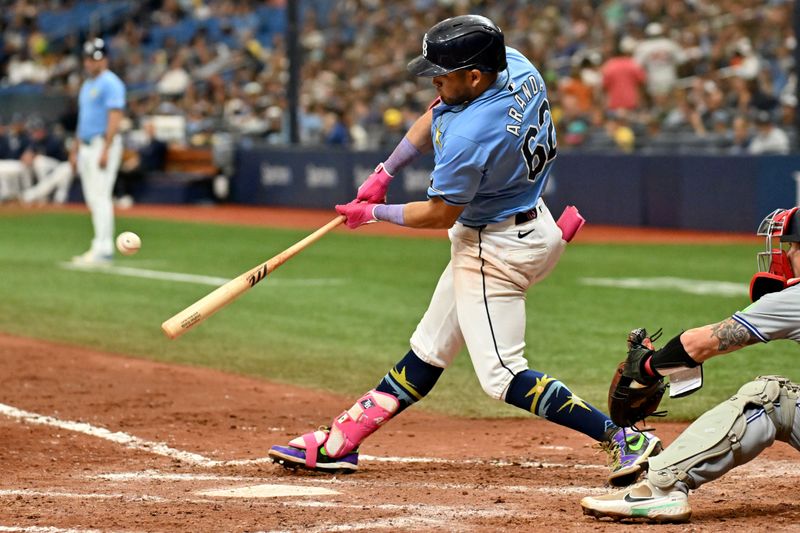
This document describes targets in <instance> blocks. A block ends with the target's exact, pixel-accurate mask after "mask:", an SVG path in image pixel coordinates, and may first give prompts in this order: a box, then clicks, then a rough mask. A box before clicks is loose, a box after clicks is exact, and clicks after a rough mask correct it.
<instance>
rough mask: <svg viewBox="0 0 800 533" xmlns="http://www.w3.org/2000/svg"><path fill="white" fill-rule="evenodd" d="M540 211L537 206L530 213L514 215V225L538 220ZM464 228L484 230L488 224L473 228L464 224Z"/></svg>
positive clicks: (524, 212)
mask: <svg viewBox="0 0 800 533" xmlns="http://www.w3.org/2000/svg"><path fill="white" fill-rule="evenodd" d="M539 210H541V207H539V206H538V205H537V206H536V207H534V208H532V209H530V210H528V211H523V212H522V213H517V214H516V215H514V225H517V226H518V225H519V224H524V223H526V222H529V221H531V220H536V218H537V217H538V216H539ZM464 226H466V227H468V228H472V229H483V228H485V227H486V224H483V225H481V226H472V225H470V224H464Z"/></svg>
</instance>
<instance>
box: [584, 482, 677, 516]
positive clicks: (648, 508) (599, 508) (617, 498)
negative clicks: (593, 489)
mask: <svg viewBox="0 0 800 533" xmlns="http://www.w3.org/2000/svg"><path fill="white" fill-rule="evenodd" d="M581 507H583V514H585V515H589V516H594V517H595V518H603V517H608V518H613V519H614V520H622V519H625V518H634V519H637V518H638V519H644V520H647V521H650V522H688V521H689V518H691V516H692V508H691V507H689V498H688V497H687V496H686V494H685V493H684V492H682V491H679V490H671V491H663V490H661V489H659V488H658V487H655V486H654V485H652V484H651V483H650V482H649V481H647V480H644V481H642V482H640V483H637V484H636V485H633V486H632V487H628V488H627V489H623V490H620V491H617V492H612V493H610V494H605V495H603V496H587V497H585V498H584V499H582V500H581Z"/></svg>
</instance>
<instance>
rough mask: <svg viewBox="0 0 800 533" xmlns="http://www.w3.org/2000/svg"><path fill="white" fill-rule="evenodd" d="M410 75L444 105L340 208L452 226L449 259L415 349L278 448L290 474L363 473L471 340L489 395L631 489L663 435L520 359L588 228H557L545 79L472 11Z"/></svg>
mask: <svg viewBox="0 0 800 533" xmlns="http://www.w3.org/2000/svg"><path fill="white" fill-rule="evenodd" d="M408 69H409V70H410V71H411V72H412V73H413V74H415V75H417V76H422V77H427V78H432V82H433V85H434V87H435V88H436V90H437V92H438V94H439V98H438V99H437V101H436V102H434V104H433V105H432V106H431V108H430V109H429V110H428V111H427V112H426V113H425V114H423V115H422V116H421V117H420V118H419V119H418V120H417V121H416V123H415V124H414V125H413V126H412V127H411V129H410V130H409V132H408V134H407V135H406V137H405V138H404V139H403V141H402V142H401V143H400V144H399V145H398V146H397V148H396V149H395V150H394V152H393V153H392V154H391V155H390V157H389V158H388V159H387V160H386V161H385V162H383V163H382V164H380V165H378V167H377V169H376V171H375V172H374V173H373V174H372V175H371V176H370V177H369V178H368V179H367V181H366V182H365V183H364V184H363V185H362V186H361V187H360V188H359V192H358V196H357V198H356V200H354V201H353V202H351V203H349V204H347V205H337V206H336V210H337V211H338V212H339V213H340V214H343V215H345V216H346V217H347V225H348V226H349V227H350V228H357V227H359V226H361V225H362V224H365V223H370V222H375V221H378V220H382V221H388V222H392V223H394V224H399V225H404V226H409V227H414V228H449V237H450V241H451V260H450V263H449V264H448V265H447V267H446V268H445V270H444V272H443V273H442V275H441V278H440V279H439V283H438V285H437V287H436V289H435V291H434V294H433V297H432V299H431V302H430V305H429V307H428V310H427V311H426V313H425V315H424V316H423V318H422V320H421V321H420V323H419V325H418V326H417V329H416V331H415V332H414V333H413V335H412V336H411V341H410V344H411V350H410V351H409V352H408V353H407V354H406V355H405V357H403V358H402V359H401V360H400V361H399V362H398V363H397V364H396V365H395V366H394V367H393V368H392V369H391V370H390V371H389V373H388V374H386V376H384V378H383V379H382V380H381V382H380V383H379V384H378V386H377V387H376V388H375V389H373V390H371V391H369V392H367V393H366V394H365V395H364V396H362V397H361V398H360V399H359V400H358V401H356V403H355V404H354V405H353V407H351V408H350V409H349V410H347V411H345V412H343V413H342V414H341V415H340V416H338V417H337V418H336V419H335V420H334V421H333V424H332V427H331V428H330V429H325V430H320V431H315V432H311V433H308V434H306V435H303V436H301V437H298V438H297V439H294V440H293V441H291V442H290V443H289V445H288V446H273V447H272V448H271V449H270V452H269V454H270V456H271V457H272V458H273V459H274V460H275V461H276V462H278V463H280V464H283V465H284V466H287V467H298V466H299V467H304V468H309V469H314V470H322V471H329V472H336V471H353V470H355V469H356V467H357V462H358V446H359V445H360V444H361V442H362V441H363V440H364V439H365V438H366V437H367V436H368V435H370V434H371V433H372V432H374V431H375V430H376V429H377V428H378V427H379V426H381V425H382V424H383V423H385V422H386V421H387V420H389V419H390V418H392V417H393V416H396V415H397V414H399V413H400V412H401V411H403V410H404V409H406V408H407V407H408V406H410V405H412V404H414V403H415V402H417V401H419V400H420V399H422V398H423V397H424V396H425V395H426V394H428V392H430V391H431V389H432V388H433V386H434V385H435V383H436V381H437V380H438V379H439V376H440V375H441V373H442V371H443V370H444V369H445V368H447V367H448V366H449V365H450V364H451V363H452V362H453V360H454V358H455V357H456V355H457V354H458V353H459V350H460V349H461V348H462V346H464V345H465V344H466V347H467V349H468V351H469V354H470V357H471V359H472V364H473V366H474V368H475V372H476V374H477V376H478V379H479V380H480V383H481V386H482V387H483V389H484V391H485V392H486V393H487V394H489V395H490V396H491V397H492V398H495V399H498V400H503V401H505V402H507V403H509V404H511V405H515V406H517V407H520V408H522V409H524V410H526V411H528V412H531V413H534V414H536V415H538V416H540V417H542V418H545V419H547V420H550V421H553V422H556V423H558V424H561V425H564V426H566V427H569V428H571V429H574V430H577V431H580V432H582V433H584V434H586V435H588V436H590V437H592V438H593V439H595V440H597V441H598V442H600V443H602V445H603V446H604V447H605V448H606V449H607V451H608V452H609V453H610V454H611V456H612V457H613V461H612V472H611V475H610V481H611V482H612V483H613V484H617V485H624V484H628V483H631V482H633V481H634V480H635V479H636V477H638V475H639V473H640V471H641V470H642V465H643V464H644V463H645V462H646V461H647V459H648V457H649V456H650V455H651V454H654V453H656V452H657V451H658V450H660V441H659V440H658V439H657V438H656V437H654V436H652V435H649V434H646V433H639V432H635V431H631V430H628V429H626V428H619V427H616V426H615V425H614V424H613V423H612V422H611V420H610V419H609V418H608V417H607V416H606V415H605V414H603V413H602V412H600V411H598V410H597V409H595V408H594V407H593V406H591V405H589V404H588V403H587V402H585V401H584V400H582V399H581V398H580V397H578V396H577V395H576V394H574V393H573V392H572V391H571V390H570V389H569V388H567V386H566V385H565V384H564V383H562V382H561V381H559V380H558V379H557V378H555V377H554V376H552V375H549V374H546V373H544V372H540V371H537V370H532V369H529V368H528V361H527V360H526V359H525V355H524V350H525V296H526V291H527V290H528V288H529V287H530V286H531V285H533V284H535V283H537V282H539V281H541V280H542V279H544V278H545V277H546V276H547V275H548V274H549V273H550V271H551V270H552V269H553V268H554V267H555V265H556V263H557V262H558V260H559V258H560V256H561V254H562V252H563V251H564V248H565V246H566V242H567V241H568V240H570V239H571V238H572V235H573V234H574V232H575V231H576V230H577V228H578V227H579V226H580V222H581V221H582V219H580V218H579V215H577V214H576V213H574V212H567V214H566V215H565V216H563V217H562V218H561V219H560V225H559V224H557V223H556V221H555V220H554V219H553V216H552V215H551V214H550V211H549V210H548V209H547V206H546V205H545V204H544V202H543V201H542V199H541V193H542V190H543V189H544V187H545V184H546V183H547V179H548V175H549V173H550V168H551V166H552V163H553V159H554V158H555V157H556V151H557V146H556V134H555V128H554V125H553V120H552V116H551V113H550V105H549V103H548V100H547V90H546V88H545V84H544V81H543V80H542V76H541V75H540V74H539V72H538V71H537V69H536V68H535V67H534V66H533V65H532V64H531V63H530V62H529V61H528V60H527V59H526V58H525V57H524V56H523V55H522V54H520V53H519V52H518V51H517V50H514V49H512V48H506V47H505V44H504V38H503V34H502V32H501V31H500V29H499V28H498V27H497V26H496V25H495V24H494V23H493V22H492V21H490V20H489V19H487V18H485V17H481V16H475V15H465V16H459V17H454V18H450V19H447V20H444V21H442V22H440V23H439V24H436V25H435V26H433V27H432V28H431V29H430V30H429V31H428V32H427V33H426V34H425V36H424V38H423V43H422V55H421V56H419V57H418V58H416V59H415V60H413V61H412V62H411V63H409V65H408ZM431 149H432V150H433V152H434V157H435V167H434V169H433V172H432V174H431V182H430V187H429V188H428V199H427V200H426V201H420V202H411V203H408V204H402V205H401V204H395V205H386V204H384V203H383V202H384V201H385V198H386V190H387V188H388V185H389V182H390V181H391V179H392V176H393V175H395V173H396V172H397V171H398V170H399V169H401V168H403V167H404V166H405V165H407V164H408V163H409V162H411V161H413V160H414V159H415V158H416V157H417V156H418V155H419V154H420V153H422V152H424V151H428V150H431Z"/></svg>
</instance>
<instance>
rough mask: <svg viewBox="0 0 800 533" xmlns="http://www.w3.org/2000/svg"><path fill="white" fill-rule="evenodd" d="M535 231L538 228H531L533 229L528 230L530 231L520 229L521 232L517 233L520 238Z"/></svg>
mask: <svg viewBox="0 0 800 533" xmlns="http://www.w3.org/2000/svg"><path fill="white" fill-rule="evenodd" d="M534 231H536V230H532V229H531V230H528V231H520V232H519V233H517V237H519V238H520V239H524V238H525V237H527V236H528V235H530V234H531V233H533V232H534Z"/></svg>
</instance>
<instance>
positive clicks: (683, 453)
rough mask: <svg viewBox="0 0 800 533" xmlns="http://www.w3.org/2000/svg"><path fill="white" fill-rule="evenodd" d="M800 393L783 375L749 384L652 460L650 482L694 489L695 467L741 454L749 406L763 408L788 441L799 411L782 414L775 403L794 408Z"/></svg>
mask: <svg viewBox="0 0 800 533" xmlns="http://www.w3.org/2000/svg"><path fill="white" fill-rule="evenodd" d="M798 392H800V386H798V385H796V384H794V383H792V382H791V381H789V380H788V379H787V378H784V377H781V376H759V377H758V378H756V379H755V381H751V382H749V383H745V384H744V385H742V387H741V388H740V389H739V391H738V392H737V393H736V394H735V395H734V396H732V397H731V398H729V399H728V400H726V401H724V402H722V403H721V404H719V405H717V406H716V407H714V408H713V409H711V410H710V411H707V412H705V413H704V414H703V415H702V416H701V417H700V418H698V419H697V420H695V421H694V422H693V423H692V424H691V425H690V426H689V427H688V428H686V431H684V432H683V433H681V434H680V436H678V438H677V439H675V441H674V442H673V443H672V444H670V445H669V446H668V447H667V448H666V449H665V450H664V451H663V452H661V453H660V454H659V455H657V456H656V457H651V458H650V471H649V472H648V474H647V479H648V480H649V481H650V482H651V483H652V484H654V485H655V486H657V487H659V488H661V489H666V488H669V487H671V486H673V485H674V484H675V483H676V482H677V481H683V482H685V483H686V484H687V485H689V486H690V487H692V480H691V477H690V476H689V474H688V472H689V470H691V469H692V468H693V467H694V466H696V465H698V464H700V463H702V462H704V461H707V460H709V459H713V458H715V457H719V456H721V455H724V454H726V453H728V452H733V453H734V455H735V454H737V453H738V452H739V450H740V449H741V441H742V437H743V436H744V433H745V431H747V420H746V418H745V416H744V410H745V408H746V407H747V406H748V405H756V406H759V407H763V408H764V411H765V412H766V413H767V415H769V417H770V419H771V420H772V422H773V423H774V424H775V428H776V438H777V439H778V440H784V441H786V440H788V439H789V437H790V435H791V432H792V424H793V421H794V413H795V409H791V408H790V409H781V410H780V413H778V412H777V411H776V410H775V404H780V403H782V404H783V405H791V406H794V403H795V401H796V400H797V397H798ZM692 488H694V487H692Z"/></svg>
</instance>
